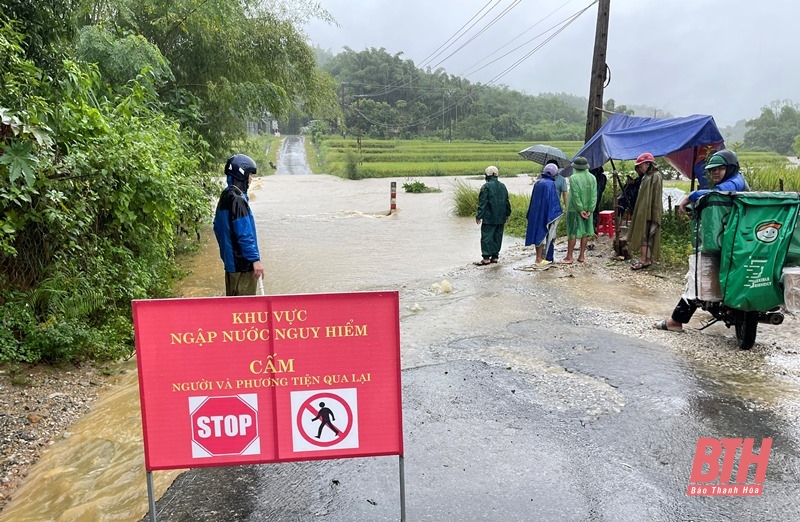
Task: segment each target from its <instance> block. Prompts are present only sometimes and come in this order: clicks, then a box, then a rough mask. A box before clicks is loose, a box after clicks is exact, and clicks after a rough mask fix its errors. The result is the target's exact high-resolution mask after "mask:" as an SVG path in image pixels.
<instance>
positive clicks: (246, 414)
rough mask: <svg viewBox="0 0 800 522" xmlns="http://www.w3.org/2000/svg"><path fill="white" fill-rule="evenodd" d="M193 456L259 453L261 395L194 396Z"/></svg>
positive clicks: (192, 416)
mask: <svg viewBox="0 0 800 522" xmlns="http://www.w3.org/2000/svg"><path fill="white" fill-rule="evenodd" d="M193 399H194V401H196V402H199V405H198V406H197V407H196V408H195V409H194V410H193V411H192V413H191V419H192V442H193V443H194V444H192V456H194V457H212V456H217V455H254V454H258V453H259V452H260V451H261V450H260V444H259V440H258V396H257V395H256V394H245V395H233V396H228V397H193Z"/></svg>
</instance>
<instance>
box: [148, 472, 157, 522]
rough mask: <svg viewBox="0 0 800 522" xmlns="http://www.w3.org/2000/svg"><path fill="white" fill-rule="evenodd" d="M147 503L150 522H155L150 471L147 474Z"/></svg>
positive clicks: (154, 504)
mask: <svg viewBox="0 0 800 522" xmlns="http://www.w3.org/2000/svg"><path fill="white" fill-rule="evenodd" d="M147 501H148V503H149V504H150V522H156V495H155V487H153V472H152V471H148V472H147Z"/></svg>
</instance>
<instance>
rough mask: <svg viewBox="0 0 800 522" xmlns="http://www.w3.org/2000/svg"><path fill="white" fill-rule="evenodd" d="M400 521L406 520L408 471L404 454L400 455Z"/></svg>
mask: <svg viewBox="0 0 800 522" xmlns="http://www.w3.org/2000/svg"><path fill="white" fill-rule="evenodd" d="M400 521H401V522H406V472H405V464H404V463H403V456H402V455H400Z"/></svg>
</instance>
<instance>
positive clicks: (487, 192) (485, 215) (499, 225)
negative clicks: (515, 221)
mask: <svg viewBox="0 0 800 522" xmlns="http://www.w3.org/2000/svg"><path fill="white" fill-rule="evenodd" d="M485 172H486V177H485V180H486V183H484V184H483V186H482V187H481V191H480V193H479V194H478V211H477V212H476V214H475V223H477V224H479V225H480V226H481V260H480V261H478V262H476V263H475V264H476V265H478V266H487V265H490V264H492V263H497V258H498V256H499V255H500V247H501V246H502V245H503V229H504V228H505V224H506V220H508V216H510V215H511V202H510V201H509V199H508V189H506V186H505V185H503V184H502V183H500V181H499V180H498V179H497V175H498V174H499V172H498V170H497V167H495V166H494V165H492V166H489V167H486V171H485Z"/></svg>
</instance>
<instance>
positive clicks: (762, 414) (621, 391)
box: [157, 270, 800, 522]
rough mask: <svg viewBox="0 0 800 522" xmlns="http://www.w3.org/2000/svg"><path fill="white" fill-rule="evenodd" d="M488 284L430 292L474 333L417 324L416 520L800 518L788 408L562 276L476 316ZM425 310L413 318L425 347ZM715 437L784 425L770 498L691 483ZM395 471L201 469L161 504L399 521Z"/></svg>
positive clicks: (408, 414)
mask: <svg viewBox="0 0 800 522" xmlns="http://www.w3.org/2000/svg"><path fill="white" fill-rule="evenodd" d="M507 272H508V273H509V276H510V277H513V276H514V275H515V274H513V273H511V270H507ZM488 282H489V281H488V277H487V279H484V280H481V279H477V280H476V281H475V285H476V286H475V288H474V289H472V290H471V291H467V292H464V294H465V295H463V296H460V297H449V298H443V297H435V296H434V297H430V298H429V301H427V302H425V301H422V303H423V305H422V306H423V307H427V308H431V309H433V308H434V305H436V307H437V308H436V311H435V313H437V314H440V315H441V316H442V317H450V318H452V320H453V321H456V322H458V321H463V330H464V334H463V335H462V336H457V335H456V336H454V335H450V334H448V335H445V336H443V337H440V338H435V336H434V337H431V336H430V333H426V334H420V335H422V337H428V339H427V342H428V343H429V344H428V346H427V347H426V348H427V349H428V350H429V355H428V363H426V364H424V365H421V366H419V367H414V368H408V369H406V370H404V371H403V375H402V379H403V411H404V442H405V478H406V515H407V520H410V521H416V520H454V521H455V520H476V521H477V520H498V521H500V520H502V521H509V520H513V521H516V520H518V521H528V520H574V521H584V520H613V521H616V520H626V521H627V520H630V521H662V520H663V521H684V520H693V521H719V520H774V521H785V520H796V519H798V518H799V517H800V509H798V503H797V500H796V490H797V486H798V477H800V466H799V465H798V463H799V462H800V460H799V459H798V451H797V445H796V443H795V441H794V440H793V438H791V436H790V435H789V434H791V433H792V429H791V427H789V426H786V425H784V423H783V422H782V421H781V420H780V418H779V417H777V416H774V415H773V414H772V413H771V412H770V411H768V410H764V409H757V408H756V409H754V408H753V406H752V405H751V404H748V403H746V402H744V401H742V400H740V399H737V398H736V397H735V396H731V395H728V394H727V393H726V392H725V391H724V390H722V389H719V388H718V386H717V384H715V382H714V381H713V380H706V379H705V378H704V377H702V376H701V375H699V374H698V373H696V372H694V371H693V369H692V367H691V365H690V364H688V363H687V362H686V360H685V359H682V358H680V357H679V356H678V355H676V354H675V353H674V352H670V351H667V350H664V349H663V347H662V346H659V345H654V344H652V343H647V342H645V341H643V340H640V339H634V338H631V337H627V336H623V335H619V334H615V333H613V332H610V331H609V330H607V329H605V328H603V327H602V326H593V325H594V324H595V323H600V324H602V321H599V322H598V321H597V318H596V317H594V316H593V315H592V312H586V311H582V310H581V309H579V308H577V307H576V306H575V303H571V302H569V300H568V299H564V296H560V298H559V294H558V289H557V288H556V287H549V288H548V287H544V286H543V287H539V288H537V290H536V292H537V298H538V299H540V300H544V301H546V302H550V303H558V304H556V305H553V306H550V307H547V308H539V310H540V311H539V312H538V315H535V316H532V317H530V318H529V319H527V320H522V321H512V322H503V321H496V322H494V323H492V321H489V322H488V323H487V324H489V325H490V326H489V327H488V328H484V327H477V328H476V326H475V325H470V324H469V321H468V316H469V313H471V310H472V307H473V306H474V305H475V303H476V302H478V301H480V300H481V299H491V298H493V297H496V288H495V287H494V286H493V285H491V284H488ZM508 291H509V293H515V292H519V291H521V290H520V288H516V287H515V286H513V285H512V286H510V287H509V288H508ZM408 292H409V293H410V294H414V291H413V290H409V291H408ZM413 298H414V299H423V298H424V296H423V295H422V294H415V295H414V296H413ZM403 308H404V309H405V308H406V307H403ZM532 313H536V312H532ZM414 320H415V318H414V317H413V316H411V315H407V316H406V317H404V318H403V322H402V323H401V324H404V325H405V328H404V332H408V333H404V336H406V337H408V338H409V343H410V344H413V345H418V344H420V343H423V342H424V341H423V339H422V337H420V336H418V335H417V334H414V333H411V332H409V328H410V327H413V324H414ZM709 436H712V437H713V436H730V437H753V438H756V439H757V440H760V439H761V438H763V437H773V439H774V441H773V448H772V453H771V457H770V461H769V470H768V473H767V478H766V483H765V493H764V496H763V497H756V498H749V497H738V498H736V497H729V498H697V497H688V496H687V495H686V488H687V485H688V478H689V473H690V470H691V465H692V459H693V457H694V451H695V446H696V444H697V439H698V438H700V437H709ZM751 476H752V471H751ZM398 479H399V468H398V459H397V458H396V457H380V458H362V459H351V460H338V461H322V462H309V463H292V464H281V465H264V466H246V467H231V468H206V469H196V470H191V471H189V472H187V473H185V474H184V475H182V476H181V477H179V479H178V480H176V482H175V483H174V484H173V486H172V487H171V488H170V489H169V491H168V492H167V493H166V494H165V495H164V497H163V498H162V499H160V500H159V502H158V505H157V513H158V514H159V520H170V521H187V522H188V521H204V520H208V521H210V520H236V521H239V520H241V521H267V520H280V521H284V520H289V521H294V520H297V521H311V520H325V521H382V520H386V521H390V520H399V519H400V506H399V498H400V497H399V495H400V494H399V485H398Z"/></svg>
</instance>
